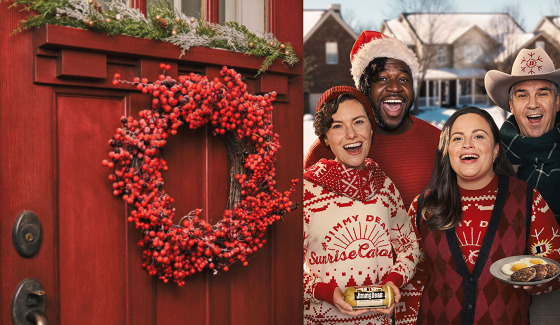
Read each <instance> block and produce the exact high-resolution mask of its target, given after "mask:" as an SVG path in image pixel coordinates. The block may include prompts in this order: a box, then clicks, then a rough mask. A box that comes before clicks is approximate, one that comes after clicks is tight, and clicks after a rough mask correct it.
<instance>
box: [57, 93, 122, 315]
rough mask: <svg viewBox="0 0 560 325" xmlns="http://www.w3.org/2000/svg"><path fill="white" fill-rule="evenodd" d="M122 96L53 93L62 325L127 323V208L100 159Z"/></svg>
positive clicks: (104, 153) (104, 151)
mask: <svg viewBox="0 0 560 325" xmlns="http://www.w3.org/2000/svg"><path fill="white" fill-rule="evenodd" d="M125 100H126V98H124V97H120V98H119V97H117V98H110V97H109V98H107V97H95V96H77V95H74V94H71V95H67V94H63V93H57V95H56V122H57V132H56V135H57V136H56V140H57V143H56V147H57V153H58V154H57V156H56V161H57V162H58V214H57V224H58V243H59V252H58V272H59V286H60V289H59V299H60V321H61V323H62V324H79V323H82V322H84V320H88V322H91V324H115V325H116V324H125V323H126V313H123V312H122V311H123V310H126V302H127V299H126V298H127V295H126V293H127V290H126V285H127V281H126V274H127V270H126V266H127V264H126V260H127V258H128V256H127V251H126V239H127V227H126V217H125V206H124V203H123V202H122V201H120V200H117V199H115V197H114V196H113V195H112V193H111V190H110V187H109V186H110V182H109V181H108V180H107V175H108V169H107V168H105V167H103V166H101V164H100V159H102V157H103V158H104V157H106V155H107V153H108V148H109V147H108V145H107V141H108V140H109V138H110V135H112V134H114V132H115V121H118V120H119V119H120V116H122V115H123V114H124V113H125V108H126V104H125ZM108 185H109V186H108ZM94 297H95V298H94Z"/></svg>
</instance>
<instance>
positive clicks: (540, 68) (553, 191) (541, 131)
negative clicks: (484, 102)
mask: <svg viewBox="0 0 560 325" xmlns="http://www.w3.org/2000/svg"><path fill="white" fill-rule="evenodd" d="M484 83H485V85H486V90H487V92H488V95H489V96H490V98H491V99H492V100H493V101H494V103H496V104H497V105H498V106H500V107H501V108H502V109H504V110H506V111H508V112H509V111H510V110H511V113H512V114H513V115H512V116H510V117H509V118H508V119H507V120H506V121H505V122H504V124H503V126H502V128H501V129H500V133H501V136H502V141H503V143H504V147H505V149H506V153H507V156H508V158H509V160H510V161H511V163H512V164H513V165H514V167H516V168H517V177H518V178H520V179H522V180H524V181H526V182H528V183H530V184H531V185H533V186H534V187H535V188H536V189H537V190H538V191H539V192H540V193H541V195H542V197H543V198H544V200H545V201H546V202H547V203H548V205H549V206H550V208H551V209H552V212H553V213H554V215H555V216H556V220H557V221H560V200H559V198H560V114H558V109H559V107H560V94H559V88H558V85H560V70H555V69H554V64H553V63H552V60H551V59H550V57H549V56H548V54H547V53H546V52H545V51H544V50H543V49H542V48H537V49H523V50H521V51H520V52H519V54H518V55H517V58H516V59H515V61H514V63H513V67H512V69H511V74H507V73H503V72H500V71H496V70H491V71H488V73H487V74H486V77H485V78H484Z"/></svg>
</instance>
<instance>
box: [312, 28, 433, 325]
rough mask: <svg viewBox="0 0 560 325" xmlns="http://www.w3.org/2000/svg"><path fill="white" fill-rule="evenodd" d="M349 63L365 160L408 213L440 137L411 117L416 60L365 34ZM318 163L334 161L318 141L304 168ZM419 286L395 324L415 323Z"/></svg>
mask: <svg viewBox="0 0 560 325" xmlns="http://www.w3.org/2000/svg"><path fill="white" fill-rule="evenodd" d="M350 61H351V63H352V68H351V70H350V72H351V74H352V77H353V79H354V83H355V85H356V88H358V89H359V90H360V91H361V92H362V93H363V94H364V95H365V96H366V97H367V98H368V99H369V101H370V104H371V107H372V109H373V115H374V118H375V123H376V126H377V127H376V131H375V133H376V135H375V140H374V141H373V143H372V145H371V147H370V150H369V154H368V157H369V158H371V159H373V160H374V161H375V162H377V163H378V164H379V166H380V167H381V168H382V169H383V171H384V172H385V174H386V175H387V176H388V177H389V178H390V179H391V180H392V181H393V183H394V184H395V186H396V187H397V189H398V190H399V192H400V194H401V197H402V199H403V202H404V205H405V208H406V209H408V207H409V206H410V204H411V203H412V200H413V199H414V198H415V197H416V196H418V194H420V193H421V192H422V191H424V188H425V187H426V186H427V185H428V182H429V181H430V175H431V173H432V169H433V166H434V159H435V155H436V149H437V146H438V142H439V135H440V133H441V131H440V130H439V129H438V128H436V127H434V126H432V125H431V124H429V123H427V122H424V121H422V120H420V119H418V118H416V117H414V116H411V115H410V108H411V107H412V105H413V103H414V94H415V92H416V90H417V84H416V80H417V79H418V76H419V70H420V65H419V63H418V59H417V58H416V55H415V54H414V52H412V50H410V49H409V48H408V46H406V45H405V44H404V43H402V42H401V41H399V40H398V39H396V38H393V37H388V36H386V35H384V34H382V33H379V32H375V31H364V32H362V34H361V35H360V36H359V37H358V39H357V40H356V42H355V43H354V46H353V48H352V52H351V53H350ZM372 122H373V121H372ZM321 158H328V159H334V154H333V153H332V152H331V151H330V149H329V148H327V147H325V146H324V145H323V144H322V143H321V142H319V140H316V141H315V142H314V143H313V144H312V145H311V147H310V149H309V151H308V153H307V155H306V157H305V160H304V167H305V168H307V167H309V166H312V165H313V164H315V163H316V162H317V161H318V160H319V159H321ZM419 265H420V264H419ZM419 267H421V266H419ZM419 273H421V272H418V271H417V274H419ZM358 285H364V284H363V283H358ZM423 285H424V283H423V280H421V279H420V278H416V277H415V278H413V279H412V280H411V281H410V283H409V284H408V285H407V286H405V287H403V288H401V293H402V298H401V300H400V301H399V303H398V304H397V306H396V308H395V311H396V312H398V314H399V316H398V318H399V324H416V317H417V314H418V308H419V305H420V296H421V293H422V287H423Z"/></svg>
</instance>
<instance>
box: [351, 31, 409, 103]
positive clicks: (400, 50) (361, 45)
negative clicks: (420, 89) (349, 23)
mask: <svg viewBox="0 0 560 325" xmlns="http://www.w3.org/2000/svg"><path fill="white" fill-rule="evenodd" d="M382 57H386V58H392V59H397V60H401V61H403V62H404V63H406V64H407V65H408V67H409V68H410V71H411V72H412V80H413V82H414V92H416V80H417V79H418V76H419V73H420V64H419V63H418V58H417V57H416V54H414V52H413V51H412V50H411V49H409V48H408V46H406V45H405V44H404V43H403V42H401V41H399V40H398V39H396V38H394V37H389V36H387V35H385V34H382V33H380V32H375V31H369V30H365V31H363V32H362V33H361V34H360V36H359V37H358V39H357V40H356V42H355V43H354V46H353V47H352V52H350V63H351V64H352V68H351V69H350V72H351V73H352V78H354V84H355V85H356V87H359V85H360V78H361V76H362V73H363V72H364V70H365V69H366V68H367V66H368V65H369V63H370V62H371V61H372V60H373V59H375V58H382Z"/></svg>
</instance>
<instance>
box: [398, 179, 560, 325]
mask: <svg viewBox="0 0 560 325" xmlns="http://www.w3.org/2000/svg"><path fill="white" fill-rule="evenodd" d="M498 179H499V178H498V176H495V177H494V178H493V179H492V181H491V182H490V183H489V184H488V185H486V186H485V187H484V188H482V189H479V190H466V189H463V188H461V187H459V192H460V193H461V203H462V205H463V216H462V218H461V222H460V223H459V225H457V226H456V227H455V232H456V235H457V240H458V242H459V246H460V249H461V254H462V255H463V259H464V260H465V264H466V266H467V268H468V270H469V272H471V273H472V272H473V268H474V265H475V263H476V259H477V257H478V253H479V251H480V247H481V246H482V242H483V240H484V236H485V235H486V230H487V229H488V222H489V220H490V217H491V214H492V210H493V209H494V202H495V201H496V194H497V191H498ZM532 200H533V201H532V216H531V234H530V237H529V241H528V242H527V249H528V251H529V253H530V254H532V255H535V256H543V257H548V258H551V259H554V260H556V261H559V262H560V229H559V228H558V225H557V224H556V220H555V218H554V214H553V213H552V210H550V208H549V206H548V205H547V203H546V202H545V201H544V199H543V198H542V196H541V195H540V193H539V192H538V190H537V189H534V190H533V198H532ZM417 208H418V197H416V198H415V199H414V201H413V202H412V204H411V206H410V209H409V211H408V214H409V216H410V218H411V220H412V223H413V225H414V227H415V228H416V215H417ZM417 235H418V237H420V235H421V234H417ZM419 242H420V251H421V254H423V252H424V250H423V248H422V246H423V245H422V240H421V239H420V238H419ZM426 277H427V274H426V266H425V263H424V256H423V255H422V256H421V258H420V261H419V262H418V264H417V266H416V272H415V275H414V278H413V279H412V280H411V282H410V285H409V286H411V287H413V288H415V289H416V292H417V293H418V294H415V295H413V296H412V297H411V298H409V300H408V301H409V306H410V307H412V308H413V309H417V308H419V306H420V300H421V293H422V290H423V285H424V283H425V281H426ZM559 286H560V283H559V280H558V279H555V280H553V281H550V282H549V283H547V284H546V285H543V286H542V287H540V288H537V287H536V288H535V289H534V290H530V291H528V292H529V293H530V294H533V295H534V294H541V293H546V292H551V291H554V290H557V289H558V288H559ZM397 323H399V322H398V321H397Z"/></svg>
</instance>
